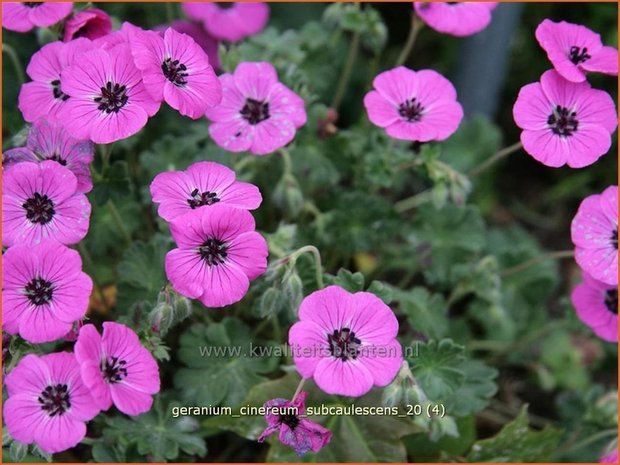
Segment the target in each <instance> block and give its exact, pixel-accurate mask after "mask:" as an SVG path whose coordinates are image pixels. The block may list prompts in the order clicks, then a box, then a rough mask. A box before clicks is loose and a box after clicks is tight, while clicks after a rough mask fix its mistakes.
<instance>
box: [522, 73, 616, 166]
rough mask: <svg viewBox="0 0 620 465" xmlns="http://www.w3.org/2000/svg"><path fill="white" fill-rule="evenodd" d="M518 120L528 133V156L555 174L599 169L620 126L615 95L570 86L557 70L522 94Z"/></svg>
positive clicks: (582, 85) (524, 135)
mask: <svg viewBox="0 0 620 465" xmlns="http://www.w3.org/2000/svg"><path fill="white" fill-rule="evenodd" d="M513 117H514V120H515V123H517V126H519V127H520V128H521V129H523V132H521V142H522V143H523V148H524V149H525V151H526V152H527V153H529V154H530V155H531V156H532V157H533V158H535V159H536V160H538V161H539V162H541V163H542V164H544V165H547V166H551V167H554V168H557V167H560V166H563V165H565V164H566V165H568V166H570V167H571V168H583V167H584V166H588V165H591V164H592V163H594V162H595V161H596V160H598V159H599V158H600V157H601V156H603V155H605V154H606V153H607V151H608V150H609V147H610V146H611V134H612V133H613V132H614V131H615V130H616V126H617V124H618V123H617V116H616V108H615V105H614V102H613V100H612V98H611V97H610V96H609V94H607V93H606V92H603V91H601V90H596V89H592V88H591V87H590V84H588V83H587V82H581V83H574V82H570V81H567V80H566V79H564V78H563V77H562V76H560V75H559V74H558V73H557V72H556V71H554V70H549V71H546V72H545V73H544V74H543V75H542V76H541V78H540V82H536V83H532V84H528V85H526V86H524V87H522V88H521V90H520V91H519V95H518V97H517V101H516V102H515V105H514V108H513Z"/></svg>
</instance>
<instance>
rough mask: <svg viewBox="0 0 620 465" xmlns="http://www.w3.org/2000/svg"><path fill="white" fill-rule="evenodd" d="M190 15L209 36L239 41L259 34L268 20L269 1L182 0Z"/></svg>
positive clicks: (184, 9)
mask: <svg viewBox="0 0 620 465" xmlns="http://www.w3.org/2000/svg"><path fill="white" fill-rule="evenodd" d="M181 6H182V8H183V11H184V12H185V14H186V15H187V16H189V17H190V18H191V19H194V20H196V21H200V22H202V24H203V25H204V28H205V29H206V30H207V32H208V33H209V35H211V36H213V37H215V38H216V39H220V40H226V41H228V42H238V41H240V40H242V39H244V38H246V37H249V36H252V35H254V34H258V33H259V32H260V31H262V30H263V28H264V27H265V25H266V24H267V20H268V19H269V7H268V6H267V4H266V3H258V2H247V3H246V2H242V3H228V4H221V3H219V4H218V3H207V2H186V3H181Z"/></svg>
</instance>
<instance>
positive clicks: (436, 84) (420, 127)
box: [364, 66, 463, 142]
mask: <svg viewBox="0 0 620 465" xmlns="http://www.w3.org/2000/svg"><path fill="white" fill-rule="evenodd" d="M373 86H374V90H371V91H370V92H368V93H367V94H366V96H365V97H364V106H365V107H366V111H367V112H368V118H369V119H370V121H371V122H372V123H373V124H375V125H377V126H379V127H381V128H384V129H385V131H386V132H387V133H388V135H389V136H391V137H394V138H395V139H401V140H412V141H419V142H428V141H431V140H445V139H447V138H448V137H450V135H452V134H453V133H454V132H455V131H456V130H457V128H458V127H459V124H460V123H461V120H462V119H463V109H462V108H461V105H460V104H459V103H458V102H457V101H456V90H455V89H454V86H453V85H452V84H451V83H450V81H448V80H447V79H446V78H445V77H443V76H442V75H441V74H439V73H437V72H436V71H433V70H430V69H425V70H421V71H417V72H416V71H412V70H410V69H408V68H405V67H404V66H399V67H397V68H394V69H391V70H389V71H385V72H383V73H381V74H379V75H378V76H377V77H375V79H374V81H373Z"/></svg>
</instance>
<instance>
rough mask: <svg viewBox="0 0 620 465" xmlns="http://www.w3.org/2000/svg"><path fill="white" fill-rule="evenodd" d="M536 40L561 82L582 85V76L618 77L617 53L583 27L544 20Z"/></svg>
mask: <svg viewBox="0 0 620 465" xmlns="http://www.w3.org/2000/svg"><path fill="white" fill-rule="evenodd" d="M536 39H537V40H538V43H539V44H540V46H541V47H542V48H543V49H544V50H545V51H546V52H547V56H548V57H549V61H551V63H552V64H553V67H554V68H555V70H556V71H557V72H558V73H560V75H561V76H562V77H563V78H564V79H568V80H569V81H572V82H583V81H585V80H586V72H598V73H604V74H611V75H613V76H617V75H618V50H616V49H615V48H613V47H605V46H603V43H602V42H601V36H600V35H598V34H597V33H596V32H593V31H591V30H590V29H588V28H587V27H585V26H581V25H579V24H571V23H567V22H565V21H561V22H559V23H555V22H553V21H551V20H549V19H545V20H544V21H543V22H542V23H540V24H539V25H538V27H537V28H536Z"/></svg>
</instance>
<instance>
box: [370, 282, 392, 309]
mask: <svg viewBox="0 0 620 465" xmlns="http://www.w3.org/2000/svg"><path fill="white" fill-rule="evenodd" d="M366 291H367V292H370V293H372V294H374V295H376V296H377V297H379V298H380V299H381V300H383V302H384V303H385V304H386V305H390V303H391V302H392V300H394V290H393V289H392V287H391V286H389V285H388V284H386V283H384V282H381V281H377V280H375V281H373V282H371V283H370V286H368V289H366Z"/></svg>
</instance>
